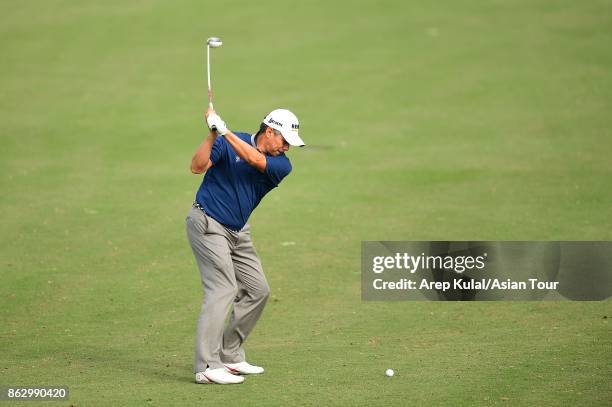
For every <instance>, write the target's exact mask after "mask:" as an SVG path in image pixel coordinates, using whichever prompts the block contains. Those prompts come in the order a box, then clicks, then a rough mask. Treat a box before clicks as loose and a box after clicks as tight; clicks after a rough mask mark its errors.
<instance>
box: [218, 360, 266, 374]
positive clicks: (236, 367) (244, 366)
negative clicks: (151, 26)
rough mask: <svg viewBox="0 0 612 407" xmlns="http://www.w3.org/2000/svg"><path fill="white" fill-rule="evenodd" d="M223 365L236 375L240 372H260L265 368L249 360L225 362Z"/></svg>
mask: <svg viewBox="0 0 612 407" xmlns="http://www.w3.org/2000/svg"><path fill="white" fill-rule="evenodd" d="M223 366H225V368H226V369H227V371H228V372H230V373H233V374H235V375H238V374H260V373H263V372H264V368H263V367H260V366H253V365H251V364H249V363H247V362H239V363H224V364H223Z"/></svg>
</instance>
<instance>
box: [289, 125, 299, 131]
mask: <svg viewBox="0 0 612 407" xmlns="http://www.w3.org/2000/svg"><path fill="white" fill-rule="evenodd" d="M291 128H292V129H293V130H297V129H299V128H300V125H299V124H292V125H291Z"/></svg>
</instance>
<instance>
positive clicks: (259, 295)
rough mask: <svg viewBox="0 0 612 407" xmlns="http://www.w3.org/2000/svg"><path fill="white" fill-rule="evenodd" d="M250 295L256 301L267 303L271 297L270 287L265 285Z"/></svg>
mask: <svg viewBox="0 0 612 407" xmlns="http://www.w3.org/2000/svg"><path fill="white" fill-rule="evenodd" d="M249 294H250V295H251V297H252V298H253V299H254V300H256V301H266V300H267V299H268V297H269V296H270V287H269V286H268V284H263V285H261V286H259V287H257V288H256V289H255V290H252V291H251V292H250V293H249Z"/></svg>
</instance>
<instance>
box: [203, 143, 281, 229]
mask: <svg viewBox="0 0 612 407" xmlns="http://www.w3.org/2000/svg"><path fill="white" fill-rule="evenodd" d="M234 134H235V135H236V136H238V137H239V138H240V139H241V140H243V141H245V142H246V143H248V144H249V145H252V146H253V147H255V136H251V135H250V134H247V133H234ZM210 161H211V162H212V164H213V165H212V167H210V168H209V169H208V171H206V174H205V175H204V180H203V181H202V184H201V185H200V189H198V192H197V194H196V201H197V202H198V203H199V204H200V206H202V207H203V208H204V211H205V212H206V214H207V215H208V216H211V217H212V218H214V219H215V220H216V221H217V222H219V223H221V224H222V225H224V226H225V227H227V228H228V229H232V230H236V231H237V230H240V229H242V228H243V227H244V225H245V224H246V223H247V221H248V219H249V216H251V212H253V210H254V209H255V208H256V207H257V205H259V202H260V201H261V199H262V198H263V197H264V196H265V195H266V194H267V193H268V192H270V191H271V190H272V189H273V188H276V187H277V186H278V184H279V183H280V182H281V181H282V179H283V178H285V177H286V176H287V175H288V174H289V173H290V172H291V162H290V161H289V159H288V158H287V157H286V156H285V154H280V155H278V156H271V155H266V170H265V171H264V172H263V173H262V172H259V171H258V170H257V169H256V168H255V167H253V166H251V165H250V164H248V163H247V162H246V161H244V160H243V159H242V158H240V157H239V156H238V155H237V154H236V152H235V151H234V149H233V148H232V146H231V145H230V143H228V142H227V140H225V137H222V136H219V137H217V139H216V140H215V143H214V144H213V147H212V150H211V152H210Z"/></svg>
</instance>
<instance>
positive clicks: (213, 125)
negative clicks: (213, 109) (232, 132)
mask: <svg viewBox="0 0 612 407" xmlns="http://www.w3.org/2000/svg"><path fill="white" fill-rule="evenodd" d="M206 122H207V124H208V128H209V129H211V130H213V129H214V130H216V131H217V133H218V134H220V135H222V136H224V135H225V134H226V133H227V131H228V130H227V126H226V125H225V122H224V121H223V120H222V119H221V117H220V116H219V115H218V114H216V113H213V114H211V115H209V116H208V119H206Z"/></svg>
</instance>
